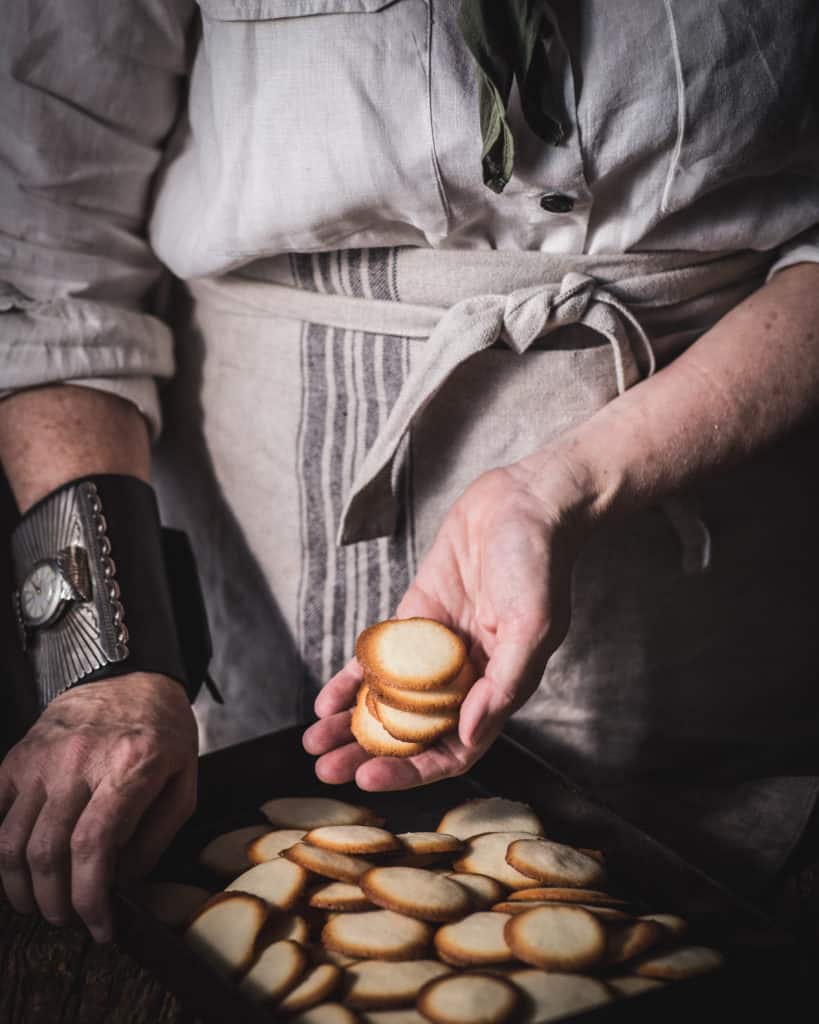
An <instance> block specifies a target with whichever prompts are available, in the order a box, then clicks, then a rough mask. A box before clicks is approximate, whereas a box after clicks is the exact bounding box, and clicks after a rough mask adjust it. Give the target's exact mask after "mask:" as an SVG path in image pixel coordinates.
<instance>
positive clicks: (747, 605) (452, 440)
mask: <svg viewBox="0 0 819 1024" xmlns="http://www.w3.org/2000/svg"><path fill="white" fill-rule="evenodd" d="M770 262H771V257H770V256H769V255H765V254H758V253H740V254H733V255H714V254H695V253H682V254H681V253H650V254H635V255H623V256H619V255H618V256H599V257H597V256H596V257H592V256H554V255H548V254H544V253H539V252H537V253H534V252H506V251H480V252H477V251H470V252H452V251H442V250H428V249H414V248H399V249H364V250H346V251H338V252H328V253H317V254H313V255H295V256H282V257H276V258H273V259H268V260H264V261H259V262H257V263H254V264H251V265H249V266H245V267H243V268H242V269H241V271H239V272H236V273H234V274H232V275H228V276H225V277H221V278H218V279H204V280H199V281H194V282H191V283H190V284H189V286H188V287H189V289H190V293H189V295H188V298H187V303H186V308H185V309H184V310H182V311H180V313H179V317H178V319H179V323H178V324H177V328H178V330H177V337H178V364H179V365H178V372H177V376H176V379H175V381H174V382H173V383H172V385H171V386H170V388H169V389H168V391H167V393H166V395H165V400H164V406H165V417H166V420H165V423H166V425H165V432H164V435H163V439H162V441H161V443H160V445H159V449H158V452H157V484H158V489H159V492H160V495H161V500H162V505H163V513H164V516H165V518H166V520H167V521H169V522H170V523H172V524H174V525H179V526H181V527H183V528H185V529H186V530H188V532H189V534H190V536H191V539H192V542H193V544H194V547H195V550H196V552H197V556H198V559H199V565H200V571H201V574H202V578H203V585H204V588H205V593H206V599H207V604H208V610H209V615H210V620H211V628H212V632H213V635H214V646H215V653H214V661H213V674H214V676H215V678H216V680H217V683H218V685H219V686H220V688H221V689H222V692H223V693H224V695H225V701H226V702H225V705H224V707H219V706H217V705H215V704H213V703H212V702H211V701H210V699H209V698H208V697H206V696H205V697H202V698H201V699H200V701H199V702H198V704H197V707H196V711H197V716H198V719H199V723H200V731H201V738H202V743H203V747H204V748H209V747H216V746H222V745H225V744H228V743H233V742H236V741H239V740H241V739H244V738H248V737H250V736H253V735H256V734H259V733H262V732H266V731H269V730H271V729H276V728H280V727H284V726H286V725H289V724H293V723H295V722H298V721H307V720H309V719H310V718H311V717H312V702H313V700H314V698H315V694H316V693H317V691H318V689H319V687H320V686H321V685H322V684H323V683H324V682H326V681H327V679H329V678H330V676H331V675H332V674H333V673H334V672H336V671H337V670H338V669H339V668H340V667H341V666H342V665H343V664H344V662H345V661H346V660H347V659H348V658H349V657H350V656H351V654H352V651H353V644H354V640H355V637H356V635H357V633H358V632H359V631H360V630H361V629H362V628H363V627H364V626H366V625H367V624H369V623H371V622H373V621H376V620H378V619H381V618H385V617H387V616H389V615H390V614H391V613H392V612H393V611H394V608H395V606H396V604H397V603H398V601H399V600H400V598H401V596H402V594H403V593H404V591H405V589H406V588H407V586H408V584H409V583H410V581H411V579H412V577H413V574H414V573H415V571H416V569H417V566H418V564H419V560H420V559H421V558H422V557H423V554H424V552H425V551H426V550H427V548H428V547H429V545H430V543H431V541H432V539H433V537H434V536H435V532H436V530H437V528H438V526H439V525H440V523H441V520H442V518H443V517H444V515H445V514H446V511H447V509H448V508H449V507H450V506H451V504H452V503H453V502H454V500H455V499H456V498H457V497H458V495H459V494H460V493H461V492H462V491H463V490H464V489H465V488H466V487H467V486H468V484H469V483H470V482H471V481H472V480H474V479H475V478H476V477H477V476H479V475H480V474H481V473H483V472H485V471H486V470H489V469H491V468H493V467H496V466H499V465H504V464H507V463H509V462H512V461H514V460H516V459H518V458H520V457H522V456H524V455H526V454H528V453H530V452H532V451H534V450H535V449H536V448H538V447H539V446H541V445H543V444H545V443H548V441H549V440H550V439H552V438H554V437H556V436H557V435H558V434H560V433H561V432H563V431H565V430H566V429H568V428H570V427H571V426H573V425H574V424H577V423H578V422H580V421H582V420H584V419H586V418H587V417H589V416H591V415H592V414H593V413H594V412H595V411H596V410H597V409H599V408H601V407H602V406H603V405H605V404H606V403H607V402H609V401H611V400H612V399H613V398H615V397H616V396H617V395H618V394H619V393H621V392H622V391H623V390H625V389H626V388H627V387H629V386H631V385H632V384H634V383H636V382H637V381H638V380H640V379H641V378H643V377H645V376H646V375H648V374H650V373H652V372H654V370H655V369H656V368H658V367H662V366H663V365H665V364H666V363H668V362H669V361H670V360H672V359H673V358H674V357H675V356H676V355H678V354H679V353H680V352H681V351H682V350H683V349H684V348H685V347H687V346H688V345H689V344H690V343H691V342H692V341H694V340H695V339H696V338H697V337H698V336H699V335H700V334H702V333H703V331H705V330H707V329H708V327H710V326H711V325H712V324H713V323H715V322H716V321H717V320H718V319H719V318H720V317H721V316H722V315H723V314H724V313H726V312H727V311H728V310H729V309H731V308H732V307H733V306H734V305H736V304H737V303H738V302H739V301H741V299H742V298H744V297H745V296H746V295H747V294H749V293H750V292H751V291H753V290H754V289H755V288H757V287H758V286H759V285H760V284H761V283H762V281H763V280H764V276H765V272H766V270H767V267H768V266H769V265H770ZM772 343H773V342H772ZM815 451H816V446H815V443H814V439H813V438H812V437H808V436H804V437H803V436H799V437H794V438H792V439H791V440H789V441H788V442H786V443H784V444H781V445H779V446H778V447H777V448H776V449H773V450H772V451H771V452H769V453H767V454H765V455H762V456H760V457H759V458H757V459H756V460H754V462H753V463H749V464H747V465H746V466H743V467H741V468H740V469H738V470H735V471H732V472H730V473H726V474H725V475H724V476H722V477H721V478H719V479H717V480H715V481H714V482H713V483H711V484H709V485H707V486H704V487H702V488H700V489H699V491H698V493H697V494H687V495H682V496H680V498H678V499H675V500H674V501H670V502H668V503H667V504H666V505H665V506H664V507H662V508H657V509H651V510H648V511H646V512H643V513H641V514H639V515H635V516H632V517H631V518H630V519H629V520H628V521H626V522H623V523H619V524H617V525H613V526H606V527H604V528H602V529H601V530H600V531H599V532H598V533H597V534H596V535H595V536H594V537H593V538H592V539H591V541H590V542H589V543H588V545H587V547H586V548H585V549H584V551H583V552H582V553H581V555H580V557H579V560H578V563H577V565H576V569H575V574H574V582H573V599H572V600H573V608H572V624H571V628H570V631H569V634H568V636H567V638H566V640H565V641H564V643H563V644H562V646H561V647H560V648H559V650H558V651H557V652H556V653H555V655H554V656H553V657H552V659H551V660H550V662H549V665H548V667H547V669H546V672H545V675H544V677H543V680H542V683H541V685H540V687H539V689H538V691H537V692H536V693H535V695H534V696H533V697H532V698H531V700H530V701H529V702H528V703H527V705H526V706H525V707H524V708H523V709H521V711H520V712H518V714H517V715H515V716H514V719H513V720H512V721H511V722H510V725H509V732H510V733H511V734H513V735H515V736H516V737H518V738H519V739H521V740H522V742H524V743H525V744H527V745H528V746H530V747H532V748H534V749H536V750H537V751H539V752H540V753H541V754H543V755H544V756H545V757H546V758H547V759H548V760H550V761H551V762H552V763H553V764H555V765H556V766H557V767H559V768H561V769H563V770H564V771H566V772H567V773H568V774H569V775H570V776H571V777H572V778H573V779H575V780H576V781H577V782H579V783H581V784H582V785H584V786H586V787H587V788H588V789H590V790H591V791H592V792H593V793H595V794H596V795H597V796H598V797H600V798H602V799H604V800H606V801H607V802H609V803H610V804H612V805H613V806H614V807H615V808H617V809H619V810H620V811H621V812H623V813H626V814H627V815H628V816H630V817H631V818H632V819H634V820H636V821H637V823H638V824H641V825H643V826H644V827H646V828H648V829H649V830H651V831H653V832H654V833H655V834H657V835H658V836H659V837H660V838H663V839H665V840H666V841H668V842H670V843H672V844H673V845H675V846H677V848H679V849H680V850H681V852H683V853H685V854H687V855H688V856H690V857H692V859H694V860H696V861H698V862H699V863H701V864H703V866H705V867H707V868H709V869H711V870H712V871H714V872H715V873H717V874H721V875H722V876H723V877H725V878H726V879H727V880H728V881H729V882H731V883H732V884H734V885H735V887H737V888H746V889H749V890H750V889H753V888H755V887H759V886H760V885H761V884H762V883H763V882H764V881H765V880H766V879H767V878H768V877H769V876H770V875H771V874H772V873H773V872H775V871H776V870H777V869H778V868H779V866H780V865H781V864H782V862H783V861H784V859H785V858H786V857H787V855H788V853H789V851H790V850H791V849H792V848H793V846H794V844H795V842H796V841H797V839H798V837H799V834H800V832H801V830H802V827H803V824H804V822H805V821H806V820H807V818H808V816H809V814H810V812H811V809H812V807H813V804H814V801H815V797H816V792H817V780H816V779H815V778H813V777H811V776H810V775H800V774H799V772H800V771H801V770H802V769H801V768H800V767H799V765H800V764H801V763H802V761H801V760H800V759H801V758H803V755H804V754H805V752H806V751H809V750H810V748H811V746H812V745H813V740H814V737H815V734H816V727H815V723H816V721H817V720H819V719H817V715H818V714H819V687H817V685H816V682H817V679H816V674H817V673H816V668H817V665H819V630H817V629H816V621H815V611H814V607H813V597H812V589H813V580H814V579H815V572H816V569H817V568H819V550H818V545H817V540H816V536H815V534H816V529H815V523H816V519H817V512H819V502H818V501H817V498H816V494H815V491H816V488H815V487H814V486H813V485H812V482H811V481H810V479H809V477H808V475H807V474H806V471H805V467H806V465H810V464H811V463H810V462H809V461H808V460H809V457H810V453H811V452H814V453H815ZM261 768H262V769H263V766H261ZM749 837H750V839H749Z"/></svg>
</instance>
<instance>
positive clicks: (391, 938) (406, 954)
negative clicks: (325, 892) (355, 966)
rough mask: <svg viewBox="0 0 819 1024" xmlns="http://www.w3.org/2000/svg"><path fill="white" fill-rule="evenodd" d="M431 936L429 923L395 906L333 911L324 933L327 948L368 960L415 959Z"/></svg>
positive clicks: (322, 936)
mask: <svg viewBox="0 0 819 1024" xmlns="http://www.w3.org/2000/svg"><path fill="white" fill-rule="evenodd" d="M430 937H431V932H430V929H429V927H428V926H427V925H426V924H423V923H422V922H421V921H417V920H415V918H412V917H407V916H406V915H404V914H398V913H396V912H395V911H392V910H363V911H361V912H360V913H355V914H334V915H333V917H332V918H331V919H330V920H329V921H328V922H327V924H326V925H325V926H324V928H323V929H322V933H321V941H322V943H323V944H324V945H325V946H326V947H327V948H328V949H333V950H335V951H336V952H337V953H346V954H347V956H353V957H356V958H359V959H367V960H415V959H417V958H419V957H422V956H423V954H424V953H425V952H426V950H427V948H428V946H429V940H430Z"/></svg>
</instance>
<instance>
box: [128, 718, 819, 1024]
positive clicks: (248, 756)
mask: <svg viewBox="0 0 819 1024" xmlns="http://www.w3.org/2000/svg"><path fill="white" fill-rule="evenodd" d="M301 733H302V729H301V728H298V727H297V728H292V729H287V730H284V731H283V732H279V733H275V734H271V735H268V736H263V737H261V738H259V739H256V740H251V741H249V742H247V743H243V744H240V745H238V746H235V747H230V748H227V749H225V750H220V751H216V752H215V753H212V754H207V755H205V756H204V757H202V758H200V771H199V804H198V807H197V810H196V812H195V814H194V815H193V817H192V818H191V819H190V821H189V822H188V823H187V824H186V826H185V827H184V828H183V829H182V831H181V832H180V834H179V835H178V836H177V838H176V840H175V841H174V843H173V845H172V846H171V847H170V849H169V850H168V851H167V852H166V854H165V856H164V857H163V858H162V860H161V862H160V863H159V865H158V866H157V869H156V870H155V872H154V873H153V875H152V877H153V878H155V879H162V880H166V881H177V882H190V883H193V884H201V885H204V886H205V887H209V888H211V889H212V890H213V889H214V880H213V878H212V877H209V876H207V875H205V874H204V873H203V872H202V869H200V868H198V867H197V866H196V856H197V854H198V852H199V850H200V849H201V848H202V847H203V846H204V844H205V843H206V842H207V841H208V840H209V839H211V838H213V837H214V836H216V835H218V834H219V833H221V832H225V831H228V830H230V829H233V828H238V827H240V826H242V825H248V824H253V823H255V822H263V821H264V819H263V818H262V816H261V815H260V814H259V811H258V809H257V808H258V806H259V804H260V803H262V802H263V801H264V800H266V799H269V798H271V797H274V796H284V795H287V796H301V795H303V796H307V795H319V794H323V795H331V796H335V797H338V798H339V799H347V800H350V801H351V802H353V803H358V804H366V805H368V806H370V807H373V808H374V809H375V810H376V811H377V812H378V813H379V814H380V815H382V816H383V817H384V818H386V821H387V826H388V827H389V828H392V829H394V830H396V831H408V830H413V829H414V830H423V829H434V828H435V827H436V826H437V824H438V821H439V820H440V818H441V815H442V813H443V811H444V810H446V809H447V808H449V807H452V806H454V805H455V804H457V803H459V802H461V801H463V800H465V799H470V798H473V797H476V796H487V795H496V796H506V797H511V798H513V799H516V800H523V801H524V802H526V803H528V804H530V805H531V806H532V807H534V808H535V810H536V811H537V812H538V814H539V815H540V816H541V819H542V820H543V822H544V825H545V826H546V831H547V834H548V835H549V838H552V839H556V840H559V841H564V842H567V843H570V844H573V845H576V846H583V847H591V848H596V849H601V850H603V851H604V852H605V854H606V862H607V866H608V869H609V875H610V881H611V888H612V889H613V891H616V892H619V893H621V894H622V895H624V896H627V897H628V898H629V899H631V900H632V901H634V902H635V903H636V904H637V906H638V907H639V906H642V907H643V908H644V909H645V910H646V911H649V910H654V911H676V912H678V913H681V914H683V915H684V916H686V917H687V918H688V920H689V921H690V923H691V926H692V928H691V941H701V942H703V943H706V944H708V945H713V946H716V947H717V948H719V949H721V950H722V951H723V952H724V953H725V954H726V958H727V965H726V967H724V968H723V969H721V970H719V971H715V972H712V973H711V974H708V975H703V976H701V977H699V978H692V979H690V980H688V981H684V982H675V983H672V984H670V985H668V986H666V987H664V988H662V989H656V990H652V991H649V992H646V993H644V994H642V995H639V996H633V997H630V998H628V999H622V1000H618V1001H616V1002H613V1003H611V1004H609V1005H606V1006H603V1007H600V1008H599V1009H596V1010H592V1011H588V1012H585V1013H583V1014H576V1015H574V1016H572V1017H571V1018H563V1019H564V1020H571V1021H576V1022H580V1021H589V1022H593V1024H604V1022H613V1021H628V1022H629V1024H637V1022H639V1021H649V1020H651V1021H652V1022H656V1021H657V1020H662V1021H663V1022H664V1024H665V1022H670V1021H677V1020H679V1021H682V1020H685V1021H686V1022H690V1020H691V1015H692V1013H693V1014H705V1016H704V1017H703V1018H702V1019H704V1020H708V1021H710V1020H716V1019H718V1018H717V1016H716V1012H717V1011H720V1012H721V1011H722V1010H723V1009H725V1010H726V1011H729V1012H730V1015H731V1016H730V1019H740V1015H744V1017H745V1019H747V1020H757V1019H760V1015H761V1013H762V1011H763V1010H766V1012H776V1013H778V1014H779V1015H780V1016H781V1014H782V1011H783V1010H786V1008H787V1007H788V1006H789V1005H791V1000H793V1004H792V1005H794V1006H796V1005H798V1004H799V999H800V988H799V985H800V981H799V975H798V972H797V971H796V969H795V966H794V963H795V960H796V957H795V947H794V942H793V939H792V937H791V936H789V935H788V934H787V933H785V932H783V931H782V930H780V929H779V928H778V927H777V926H776V925H775V924H774V922H773V921H771V920H770V919H769V918H768V917H766V916H765V915H764V914H763V913H762V912H761V911H760V910H759V909H758V908H757V907H756V906H754V905H753V904H752V903H749V902H747V901H746V900H744V899H742V898H741V897H739V896H737V895H735V894H734V893H732V892H730V891H729V890H728V889H726V888H725V887H724V886H722V885H720V884H719V883H718V882H716V881H714V880H713V879H711V878H709V877H708V876H707V875H706V874H704V873H703V872H701V871H699V870H698V869H697V868H695V867H693V866H692V865H690V864H688V863H687V862H686V861H684V860H682V859H681V858H680V857H679V856H677V855H676V854H675V853H673V852H672V851H671V850H669V849H668V848H667V847H665V846H663V845H662V844H660V843H658V842H657V841H656V840H654V839H652V838H651V837H650V836H648V835H646V834H645V833H644V832H641V831H640V830H639V829H637V828H635V827H634V826H633V825H631V824H629V823H628V822H626V821H625V820H623V819H622V818H620V817H619V816H617V815H616V814H614V813H613V812H611V811H610V810H608V809H606V808H605V807H602V806H600V805H599V804H596V803H595V802H594V801H592V800H590V799H589V798H588V797H587V796H586V795H584V794H583V793H582V792H581V791H579V790H578V789H576V788H575V787H573V786H572V785H571V784H569V783H568V782H567V781H566V780H565V779H564V778H563V777H562V776H561V775H560V774H559V773H557V772H556V771H555V770H554V769H552V768H551V767H550V766H549V765H548V764H546V763H545V762H544V761H543V760H542V759H540V758H538V757H536V756H535V755H533V754H532V753H530V752H529V751H527V750H525V749H524V748H523V747H521V746H520V745H519V744H517V743H515V742H514V741H512V740H510V739H507V738H505V737H501V739H500V740H499V741H498V742H497V743H496V744H495V745H494V746H493V747H492V749H491V750H490V751H489V753H488V754H487V755H486V756H485V757H484V758H483V759H482V760H481V761H480V762H479V764H477V765H476V766H475V768H473V769H472V771H471V772H469V773H468V774H467V775H463V776H461V777H460V778H457V779H448V780H446V781H444V782H439V783H436V784H434V785H432V786H426V787H423V788H421V789H414V790H407V791H404V792H399V793H372V794H370V793H363V792H362V791H361V790H359V789H358V788H357V787H355V786H353V785H349V786H332V787H331V786H325V785H323V784H322V783H320V782H319V781H318V780H317V779H316V777H315V774H314V772H313V764H314V761H313V759H312V758H311V757H308V756H307V755H306V754H305V753H304V751H303V749H302V746H301ZM117 913H118V941H119V944H120V945H121V946H122V948H124V949H126V950H127V951H128V952H129V953H130V954H131V955H132V956H133V957H134V958H135V959H136V960H137V961H139V962H140V963H141V964H142V965H143V966H144V967H145V968H147V969H148V970H150V971H151V972H152V973H153V974H154V975H155V976H156V977H157V978H158V979H159V980H160V981H161V982H162V983H163V984H164V985H165V986H166V987H167V988H168V989H169V990H170V991H172V992H173V993H174V994H176V995H177V996H178V997H179V998H180V999H181V1000H182V1002H183V1004H184V1005H185V1006H186V1007H187V1008H188V1009H190V1010H191V1011H192V1012H193V1013H196V1014H197V1015H198V1016H199V1017H200V1018H201V1020H202V1021H207V1022H213V1024H245V1022H247V1024H270V1022H271V1020H273V1019H275V1014H274V1012H272V1011H270V1010H266V1009H261V1008H259V1007H257V1006H255V1005H253V1004H251V1003H249V1002H248V1001H246V1000H245V999H244V998H243V997H242V996H241V995H240V994H239V991H238V988H237V987H236V986H235V985H233V984H231V983H230V982H229V981H227V980H225V979H223V978H222V977H220V976H218V975H217V974H216V973H214V972H213V971H212V970H211V969H210V968H209V967H208V966H207V965H206V964H205V963H204V962H203V961H202V960H201V959H200V958H199V957H198V956H197V955H196V954H194V953H193V951H192V950H190V949H189V948H188V947H187V946H186V945H185V943H184V941H183V939H182V937H181V936H180V935H179V934H178V933H176V932H174V931H172V930H171V929H169V928H167V927H165V926H164V925H162V924H161V923H160V922H159V921H157V920H156V919H155V918H154V917H152V916H151V915H150V914H148V913H147V912H146V911H145V910H144V909H143V908H142V907H141V906H139V904H137V903H136V902H135V901H134V900H133V899H131V898H130V897H129V896H128V895H127V894H124V893H118V894H117ZM803 1005H804V1004H803Z"/></svg>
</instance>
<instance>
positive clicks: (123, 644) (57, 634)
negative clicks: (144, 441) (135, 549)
mask: <svg viewBox="0 0 819 1024" xmlns="http://www.w3.org/2000/svg"><path fill="white" fill-rule="evenodd" d="M12 559H13V563H14V571H15V580H16V582H17V584H18V585H17V589H16V590H15V591H14V594H13V602H14V606H15V611H16V617H17V623H18V627H19V631H20V638H21V642H22V645H23V649H24V650H26V651H27V652H28V653H29V655H30V658H31V663H32V668H33V671H34V676H35V681H36V684H37V688H38V691H39V696H40V703H41V705H42V706H45V704H47V703H48V702H49V701H50V700H52V699H53V698H54V697H55V696H56V695H57V694H58V693H59V692H61V691H62V690H65V689H68V688H69V687H70V686H73V685H74V684H76V683H78V682H80V681H81V680H83V679H85V678H86V677H89V676H91V675H92V674H94V673H96V672H98V671H100V670H101V669H103V668H105V667H106V666H109V665H113V664H116V663H118V662H121V661H123V660H124V659H126V658H127V657H128V653H129V651H128V630H127V627H126V626H125V622H124V621H123V620H124V613H123V608H122V604H121V603H120V600H119V597H120V592H119V584H118V582H117V579H116V566H115V564H114V561H113V559H112V558H111V545H110V541H109V539H108V536H107V523H106V520H105V516H104V515H103V513H102V503H101V501H100V496H99V493H98V491H97V487H96V485H95V484H94V483H93V481H89V480H83V481H81V482H79V483H77V484H73V485H71V486H68V487H66V488H62V489H60V490H59V491H57V492H55V494H53V495H52V496H49V498H48V499H47V500H45V501H44V502H42V503H40V504H39V505H38V506H35V507H34V508H33V509H32V510H31V511H30V512H29V513H28V514H27V515H26V516H25V517H24V518H23V520H22V521H21V522H20V524H19V525H18V527H17V528H16V530H15V531H14V533H13V534H12Z"/></svg>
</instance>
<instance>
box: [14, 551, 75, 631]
mask: <svg viewBox="0 0 819 1024" xmlns="http://www.w3.org/2000/svg"><path fill="white" fill-rule="evenodd" d="M63 604H64V598H63V585H62V576H61V575H60V572H59V570H58V569H57V567H56V566H55V565H54V564H53V563H52V562H38V563H37V565H35V566H34V568H33V569H32V570H31V572H30V573H29V574H28V576H26V578H25V580H24V581H23V585H22V587H20V610H21V611H22V613H23V620H24V622H25V624H26V625H27V626H34V627H36V626H47V625H48V624H49V623H50V622H53V621H54V619H56V617H57V616H58V614H59V613H60V610H61V609H62V606H63Z"/></svg>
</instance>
